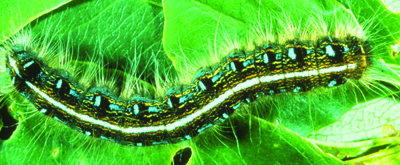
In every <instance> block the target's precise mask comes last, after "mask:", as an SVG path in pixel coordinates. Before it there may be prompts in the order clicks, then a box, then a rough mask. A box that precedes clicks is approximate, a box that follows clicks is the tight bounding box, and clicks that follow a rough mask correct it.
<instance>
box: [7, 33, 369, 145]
mask: <svg viewBox="0 0 400 165" xmlns="http://www.w3.org/2000/svg"><path fill="white" fill-rule="evenodd" d="M336 28H337V27H336ZM352 28H353V29H354V27H352ZM353 29H352V30H353ZM329 31H333V30H329ZM346 33H348V34H351V33H350V32H343V33H339V34H329V33H325V34H323V35H319V37H314V38H312V37H311V38H310V39H302V38H301V37H300V39H298V40H296V39H284V40H281V41H275V42H271V41H269V42H263V43H262V44H256V46H249V48H239V49H236V50H234V51H233V52H231V54H230V55H228V54H227V53H225V54H221V55H222V56H226V55H228V57H225V58H224V59H223V60H221V61H220V62H218V64H217V65H215V66H211V67H209V68H207V69H202V70H200V71H199V72H198V73H197V74H193V76H191V78H192V77H194V79H193V80H192V81H191V82H186V85H185V86H177V87H175V88H171V89H170V90H169V91H168V92H166V94H165V95H164V97H163V98H162V99H159V100H153V99H150V98H148V97H147V98H146V97H130V98H129V97H128V98H124V99H121V98H119V97H118V96H116V95H115V94H114V93H113V92H109V91H110V90H109V89H107V88H102V87H87V86H88V85H82V84H80V83H77V82H81V81H77V80H74V79H73V78H72V77H73V76H69V75H68V74H69V73H68V72H66V71H62V70H57V69H52V68H51V67H49V66H48V65H46V64H49V63H50V64H51V63H52V60H49V58H50V57H45V58H41V57H40V56H41V55H39V53H38V54H36V55H35V53H33V51H29V49H30V48H26V47H25V48H20V46H15V45H18V44H9V45H12V46H10V47H9V48H8V49H5V50H6V51H5V52H12V53H10V54H12V55H6V56H4V57H7V58H5V60H6V63H7V65H8V68H9V71H10V73H11V74H12V75H13V76H12V77H14V78H15V80H16V81H14V82H18V81H19V83H21V84H23V83H25V84H26V85H27V84H28V83H26V82H22V81H21V80H18V79H21V77H23V76H22V75H21V76H19V75H18V74H17V73H24V72H22V71H20V72H18V71H17V70H18V68H19V69H22V70H24V66H25V64H26V66H27V68H29V67H35V66H36V67H37V66H39V67H38V68H40V69H38V70H41V71H42V72H43V73H44V75H46V74H47V76H44V77H42V78H44V79H45V80H34V81H38V82H39V81H40V82H42V83H43V84H47V85H43V84H42V85H39V84H41V83H37V82H36V85H39V86H42V87H45V86H46V90H47V91H46V92H48V93H52V94H54V95H59V96H62V95H63V94H61V95H60V94H59V93H58V94H57V92H55V91H56V90H57V89H62V88H64V89H69V88H70V89H73V90H76V91H78V92H77V93H79V94H78V95H75V96H79V97H80V98H82V101H81V102H82V103H84V102H86V103H87V104H88V105H89V106H90V107H91V108H87V110H88V111H87V112H85V110H83V109H82V111H79V113H82V114H85V115H87V116H89V117H92V118H98V119H100V118H103V120H104V118H106V119H105V120H104V121H106V122H107V123H114V125H117V126H118V127H113V128H116V129H118V128H123V127H124V125H125V123H131V124H133V123H134V122H125V121H121V120H119V119H120V118H119V115H115V116H113V115H112V114H119V111H117V110H114V111H112V110H101V109H100V108H97V110H94V109H96V108H95V107H96V105H102V103H104V102H112V103H115V104H112V107H113V108H115V109H121V107H126V108H122V109H126V110H125V111H124V113H125V114H124V115H121V116H129V115H132V116H134V115H135V113H137V114H138V115H143V116H146V115H147V116H151V117H149V118H147V119H149V121H148V122H147V123H146V122H142V121H145V119H146V118H141V119H142V120H136V121H139V122H138V123H140V124H142V125H140V124H139V125H140V126H138V128H160V127H153V126H157V125H156V124H154V122H153V121H154V120H156V121H157V120H158V121H160V120H161V121H165V123H162V122H159V123H158V126H159V125H163V124H166V123H171V124H175V122H177V121H176V120H179V119H181V118H184V117H182V116H184V115H187V116H189V115H192V114H195V113H196V112H198V111H196V110H198V109H201V108H199V105H200V107H201V106H203V107H205V106H207V105H209V106H211V105H212V104H211V103H213V101H214V100H218V98H221V99H220V100H221V101H220V102H222V103H224V104H229V105H228V106H227V107H229V108H231V109H225V111H223V110H222V109H218V110H214V111H213V113H215V115H214V114H209V115H193V117H196V116H197V117H198V118H199V119H200V120H203V121H201V122H200V123H201V124H200V126H198V127H195V126H190V122H187V123H186V122H181V123H185V124H182V127H183V128H182V129H178V130H177V132H176V134H175V133H173V132H172V131H165V130H164V131H161V132H157V133H153V134H151V133H142V134H140V135H139V134H137V135H138V136H139V137H137V138H136V139H134V140H132V141H129V140H126V139H124V138H126V137H125V136H127V135H126V134H125V133H121V132H119V133H118V132H113V131H110V132H112V133H110V132H108V133H104V132H103V131H104V129H99V128H96V126H94V125H95V124H93V125H90V124H89V125H90V127H91V128H90V127H88V126H87V125H88V124H87V123H86V124H84V123H83V122H81V123H80V124H81V125H78V124H79V122H78V120H77V119H74V118H73V117H68V115H67V114H65V113H64V112H61V111H62V110H61V111H58V112H51V111H49V109H50V108H43V107H40V108H39V109H38V110H39V111H42V112H44V113H45V114H51V115H54V116H53V117H57V119H59V120H60V121H61V122H63V123H65V124H67V125H69V126H71V127H72V128H74V129H77V130H79V131H81V132H83V133H85V134H87V135H90V136H95V137H101V138H104V139H108V140H111V141H114V142H117V143H121V144H129V145H138V146H146V145H155V144H164V143H176V142H180V141H182V140H188V139H191V138H193V137H195V136H196V135H197V134H199V133H201V132H203V131H205V130H206V129H207V128H210V127H213V126H214V124H217V122H219V121H222V120H224V119H226V118H227V117H228V116H229V115H230V114H233V113H234V111H235V110H237V108H240V107H241V106H245V103H251V102H254V101H257V100H258V99H257V98H259V97H262V98H268V97H273V96H275V95H276V94H279V93H286V94H287V95H290V94H292V95H295V94H293V93H297V92H307V91H308V92H309V91H310V90H311V89H312V88H313V87H333V88H332V89H327V90H335V89H338V88H341V86H338V87H334V86H337V85H340V84H344V83H346V84H344V85H349V83H350V84H352V83H354V82H357V80H358V79H364V80H366V78H369V77H368V76H369V75H370V74H369V73H370V72H367V71H371V70H373V69H371V68H374V67H376V66H377V63H376V61H377V60H376V58H375V57H373V55H372V54H375V53H374V52H376V51H375V50H376V47H370V45H369V43H368V42H367V41H368V40H367V39H365V37H364V34H361V33H360V34H357V33H354V32H353V34H355V35H354V36H351V35H347V34H346ZM309 35H312V34H309ZM304 36H308V35H304ZM287 38H290V37H287ZM304 38H307V37H304ZM11 43H12V42H11ZM321 45H322V46H321ZM264 46H265V47H266V48H265V47H264ZM22 47H23V46H22ZM334 48H335V50H337V49H338V50H339V51H333V52H334V53H332V50H334ZM336 48H337V49H336ZM352 48H353V49H352ZM31 50H32V49H31ZM295 50H301V51H300V52H306V55H305V56H304V57H303V58H301V57H300V58H299V56H301V55H298V54H297V52H296V51H295ZM14 52H16V53H15V54H14ZM279 52H282V53H281V54H280V53H279ZM291 52H296V53H291ZM308 52H312V53H314V54H313V55H314V56H323V57H324V58H326V59H324V60H325V61H329V62H327V63H326V64H325V65H319V62H322V61H324V60H321V61H318V60H316V63H312V65H309V66H308V67H309V68H314V70H312V71H314V73H315V72H321V73H326V75H325V76H326V77H324V76H322V77H324V78H325V79H324V78H320V77H321V76H320V75H319V74H317V75H315V74H314V77H313V78H311V77H309V76H304V77H307V78H309V79H307V78H304V77H302V78H288V79H284V78H283V77H285V75H287V76H288V77H290V76H293V75H291V74H289V73H296V74H295V75H297V73H298V74H300V75H303V74H304V75H305V74H306V73H305V72H302V71H303V70H302V69H301V67H298V66H301V65H303V66H304V65H306V64H305V63H304V62H306V63H307V62H309V59H307V58H309V57H312V56H313V55H310V54H307V53H308ZM327 52H330V53H327ZM337 52H345V53H344V54H346V55H349V54H354V57H355V58H354V57H351V58H348V57H347V56H346V58H339V60H338V59H335V58H334V57H337V56H336V55H337ZM371 52H372V53H371ZM347 53H348V54H347ZM17 54H20V55H19V56H20V57H23V56H25V55H26V56H25V57H23V58H26V59H23V60H22V59H19V58H18V57H17ZM265 54H266V55H265ZM268 54H269V55H268ZM271 54H272V55H271ZM328 54H330V55H328ZM37 56H39V57H37ZM274 56H275V58H274ZM339 57H340V56H339ZM343 57H344V56H343ZM46 58H47V59H46ZM270 58H271V59H270ZM13 59H14V61H15V62H16V63H15V64H14V65H11V64H12V62H13ZM267 59H268V62H266V61H267ZM295 59H297V60H300V61H302V62H297V61H296V60H295ZM280 60H281V61H282V62H280ZM341 60H345V61H346V63H340V62H339V61H341ZM25 61H26V62H25ZM283 61H285V62H286V63H285V64H283V63H284V62H283ZM351 62H355V63H354V64H356V65H350V66H351V67H350V68H351V69H347V68H349V64H350V63H351ZM53 63H54V62H53ZM269 63H270V65H267V64H269ZM339 63H340V64H339ZM28 64H30V65H28ZM258 64H260V65H258ZM329 65H333V66H335V65H338V66H339V65H340V66H342V67H337V68H336V67H331V66H329ZM257 66H259V67H257ZM343 66H347V67H346V69H344V68H345V67H343ZM271 67H272V68H275V69H271ZM257 68H258V69H257ZM277 68H280V69H277ZM316 68H318V69H316ZM328 68H330V69H328ZM332 68H334V69H332ZM303 69H304V67H303ZM324 69H326V70H324ZM332 70H337V71H340V72H341V73H332ZM29 71H31V70H30V69H29ZM257 71H264V73H263V74H267V73H268V72H272V71H275V72H278V74H274V75H275V76H276V80H277V81H278V82H276V84H274V86H272V87H268V84H270V83H271V82H270V83H264V84H263V85H264V87H267V88H270V89H269V90H257V89H256V88H253V89H247V88H245V89H243V88H244V87H242V86H244V85H249V86H253V85H255V84H257V82H256V80H257V79H258V81H259V82H260V81H261V78H259V77H260V76H261V75H259V73H257ZM46 72H47V73H46ZM285 72H286V73H285ZM366 72H367V73H366ZM279 73H281V74H279ZM29 75H31V74H29ZM32 75H35V74H32ZM307 75H310V73H308V74H307ZM311 75H313V74H311ZM264 76H265V75H264ZM269 76H271V75H269ZM257 77H258V78H257ZM316 77H318V78H316ZM53 78H54V79H53ZM253 78H256V79H253ZM268 78H271V77H268ZM303 78H304V79H303ZM33 79H34V78H33ZM215 79H217V80H216V81H215V82H217V83H219V84H218V85H216V84H214V80H215ZM349 79H350V81H349ZM247 80H251V81H247ZM263 80H264V82H267V81H268V80H267V78H265V79H263ZM279 80H282V81H283V82H279ZM313 80H314V82H312V81H313ZM59 82H61V83H59ZM247 82H248V83H247ZM259 82H258V83H259ZM31 84H32V83H31ZM33 84H35V83H33ZM33 84H32V85H33ZM58 84H61V85H58ZM372 84H373V83H372ZM36 85H34V86H36ZM64 85H66V86H64ZM271 85H272V84H271ZM28 86H29V88H28V87H27V86H25V87H23V88H25V89H24V90H21V89H20V87H21V86H20V85H18V86H16V89H19V90H20V92H21V93H25V92H27V91H30V92H33V91H32V89H36V88H34V86H30V85H28ZM50 86H51V88H50ZM82 86H83V87H82ZM256 86H257V85H256ZM57 87H60V88H57ZM257 87H258V86H257ZM321 89H324V88H317V89H315V90H321ZM208 90H210V91H208ZM315 90H314V91H315ZM34 91H35V90H34ZM40 91H42V89H40V90H39V88H37V90H36V91H35V92H34V93H39V92H40ZM59 91H60V90H59ZM67 91H68V90H67ZM231 91H234V92H232V93H235V94H231V95H229V96H231V98H228V99H227V98H225V99H223V98H224V97H218V96H225V95H223V94H225V93H226V92H231ZM224 92H225V93H224ZM257 92H258V93H257ZM27 93H28V95H30V94H31V93H29V92H27ZM248 93H250V94H251V97H246V96H245V95H246V94H248ZM41 94H46V93H45V92H42V93H39V95H37V94H34V95H31V96H35V95H36V97H39V98H40V97H44V96H40V95H41ZM28 95H27V96H28ZM191 95H193V96H198V97H201V98H202V99H203V100H204V101H200V102H197V101H193V100H190V99H193V96H192V97H188V96H191ZM262 95H273V96H262ZM282 95H285V94H279V95H276V96H282ZM300 95H301V94H300ZM64 96H65V97H67V98H73V97H71V96H68V95H64ZM208 97H211V98H212V100H207V99H208ZM213 97H214V98H213ZM49 98H50V97H49ZM97 98H100V99H97ZM186 99H187V100H186ZM53 100H54V99H53ZM53 100H50V101H49V100H46V99H44V100H42V102H41V103H44V104H41V106H44V105H49V103H50V102H53V103H55V102H63V104H67V103H76V102H74V101H68V102H67V101H65V100H64V101H62V100H57V101H56V100H54V101H53ZM78 100H79V99H78ZM98 100H100V101H98ZM121 100H122V101H121ZM181 100H184V101H185V100H186V102H184V106H183V107H184V108H186V107H189V109H181V108H179V109H178V110H176V109H175V110H173V111H172V110H171V109H172V108H174V107H179V106H178V105H179V104H181V103H180V101H181ZM78 102H79V101H78ZM37 104H39V103H37ZM189 104H191V105H189ZM201 104H203V105H201ZM83 105H84V104H80V105H77V106H83ZM110 105H111V104H110ZM114 105H117V106H114ZM136 105H137V106H136ZM68 106H71V105H68ZM85 106H86V105H85ZM106 107H107V106H106ZM108 107H110V106H108ZM154 107H157V108H154ZM211 107H213V106H211ZM110 108H111V107H110ZM129 108H130V110H128V109H129ZM143 109H145V110H143ZM146 110H147V114H146V113H141V112H142V111H143V112H146ZM163 110H164V112H165V114H162V113H159V114H157V112H156V111H160V112H161V111H163ZM101 111H103V112H104V113H100V112H101ZM70 112H71V113H73V112H72V111H70ZM75 113H76V112H75ZM60 114H62V115H60ZM104 114H107V115H104ZM153 114H156V115H155V116H156V117H154V116H152V115H153ZM176 114H179V115H176ZM173 115H176V116H173ZM71 116H72V115H71ZM63 117H64V118H63ZM152 117H153V118H152ZM172 117H175V118H172ZM118 118H119V119H118ZM57 119H56V120H57ZM163 119H164V120H163ZM124 120H125V119H124ZM150 120H151V122H150ZM179 121H181V120H179ZM143 123H144V124H143ZM160 123H161V124H160ZM188 123H189V124H188ZM135 124H136V125H138V124H137V123H135ZM82 125H85V126H82ZM177 125H179V124H177ZM196 125H197V124H196ZM145 126H147V127H145ZM85 129H87V130H85ZM110 130H111V129H110ZM138 130H139V129H138ZM143 130H146V129H143ZM186 130H188V131H186ZM175 135H176V136H175ZM152 138H155V139H152ZM144 139H145V140H144Z"/></svg>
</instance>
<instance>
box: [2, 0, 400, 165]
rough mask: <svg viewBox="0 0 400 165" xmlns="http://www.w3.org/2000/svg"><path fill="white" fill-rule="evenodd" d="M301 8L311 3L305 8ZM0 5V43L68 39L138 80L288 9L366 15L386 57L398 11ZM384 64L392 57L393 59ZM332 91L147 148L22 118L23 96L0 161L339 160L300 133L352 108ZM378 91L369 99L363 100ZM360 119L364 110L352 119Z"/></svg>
mask: <svg viewBox="0 0 400 165" xmlns="http://www.w3.org/2000/svg"><path fill="white" fill-rule="evenodd" d="M309 6H316V7H318V8H315V10H316V11H309V10H308V7H309ZM0 9H1V11H2V12H1V14H0V19H1V24H0V30H1V34H3V35H2V38H1V40H2V41H4V40H6V39H7V38H8V37H10V36H12V35H13V34H14V33H15V32H16V31H18V30H20V29H21V28H22V27H23V26H26V25H28V26H31V27H32V31H33V32H34V33H45V35H48V36H52V37H53V38H55V39H61V40H62V41H65V42H67V43H69V46H70V47H72V52H73V53H74V54H79V57H78V58H79V60H87V59H90V57H91V54H103V55H104V57H105V58H106V59H105V60H107V61H108V62H109V63H110V66H116V67H117V68H118V69H122V70H123V69H124V68H125V67H126V66H128V63H129V62H137V63H139V64H140V65H138V66H137V68H136V70H137V72H138V73H142V74H139V78H140V79H141V80H142V81H140V83H143V84H146V85H147V86H149V84H151V83H152V82H153V81H154V76H155V73H156V72H167V73H168V75H169V76H177V75H179V74H185V73H193V72H195V71H196V70H197V69H198V67H199V66H201V65H199V64H198V63H193V61H202V60H203V59H204V58H208V56H207V55H208V54H210V52H209V51H210V48H211V50H214V48H216V49H218V50H217V51H219V48H220V47H223V46H224V45H223V43H224V39H225V38H224V37H226V36H229V37H230V38H235V39H238V40H239V41H240V39H244V38H246V37H247V36H249V32H250V31H251V29H252V28H253V27H251V26H252V25H253V24H252V23H253V22H257V19H260V17H259V16H262V18H263V19H265V20H269V17H270V13H271V12H274V13H278V14H279V12H282V11H292V14H293V15H292V16H293V17H294V18H302V17H304V16H307V15H310V14H312V12H317V13H319V14H321V15H324V17H326V18H330V17H332V16H334V15H332V14H334V13H333V11H336V10H338V11H339V12H344V13H348V14H352V15H354V16H355V19H357V21H359V22H360V23H363V21H373V22H374V23H372V24H374V25H376V27H375V28H374V29H373V30H374V32H373V33H374V34H376V35H378V36H385V37H382V38H377V39H376V40H375V42H377V43H384V44H385V45H388V46H387V47H386V48H387V49H382V50H379V51H381V52H380V53H381V54H390V50H389V45H392V44H395V43H396V42H398V41H399V35H400V34H399V33H398V32H399V30H400V29H399V28H400V17H399V15H398V14H393V13H391V12H389V11H387V10H386V7H385V6H384V5H382V4H381V3H380V2H379V1H375V0H364V1H333V0H323V1H320V0H318V1H317V0H314V1H313V0H309V1H282V2H280V4H279V5H278V4H277V2H276V1H269V0H265V1H255V0H230V1H226V0H225V1H224V0H221V1H220V0H215V1H201V0H197V1H190V0H164V1H163V2H161V1H139V0H103V1H100V0H98V1H96V0H93V1H72V2H70V1H65V0H58V1H57V0H35V1H34V2H33V1H22V0H6V1H2V2H0ZM282 9H284V10H282ZM376 13H380V14H381V15H379V16H376V15H375V14H376ZM371 18H374V19H372V20H371ZM272 19H274V18H272ZM275 19H276V18H275ZM299 20H300V19H299ZM299 20H297V21H299ZM298 23H299V24H300V23H301V22H300V21H299V22H298ZM266 24H268V23H266ZM43 29H45V31H44V32H43ZM222 56H224V54H221V55H220V57H222ZM385 60H387V63H392V64H399V63H400V62H399V58H398V57H397V58H388V59H385ZM156 64H157V65H156ZM156 66H157V69H155V68H156ZM2 78H4V77H2ZM0 82H1V83H5V82H6V81H5V80H2V81H0ZM2 85H4V84H2ZM149 88H150V87H149ZM153 90H154V89H153ZM395 92H398V91H394V93H395ZM0 94H1V93H0ZM0 96H1V95H0ZM332 96H341V97H338V98H331V97H329V96H326V95H324V94H320V95H316V96H313V97H305V98H303V97H293V98H287V97H286V96H279V97H277V98H276V99H275V100H265V101H262V102H260V103H259V104H257V105H255V106H250V107H248V108H247V109H249V110H248V111H246V112H249V113H243V114H240V115H236V116H234V117H233V118H231V120H229V121H226V122H225V123H224V124H223V126H222V127H220V128H221V129H222V131H207V132H206V133H204V134H202V135H199V136H198V137H196V138H194V139H193V140H191V141H185V142H182V143H178V144H171V145H165V146H151V147H129V146H120V145H117V144H111V143H109V142H104V141H101V140H93V139H90V138H87V137H85V136H84V135H81V134H80V133H77V132H76V131H74V130H71V129H69V128H67V127H66V126H63V125H61V124H59V123H56V121H53V120H50V121H47V120H46V118H45V117H43V116H39V115H37V116H34V117H30V115H29V114H27V113H25V112H29V111H30V110H32V108H33V107H32V106H24V105H21V104H17V103H19V102H23V100H22V101H21V100H17V99H16V98H15V100H17V102H16V103H14V104H12V105H13V108H12V111H13V112H12V115H13V116H14V117H15V118H17V119H18V120H19V121H21V123H20V124H19V126H18V129H17V130H16V131H15V132H14V134H13V136H12V137H11V138H10V139H9V140H5V141H1V142H0V164H26V163H29V164H39V163H40V164H42V163H44V164H171V161H172V157H173V156H174V153H175V152H177V151H178V150H179V149H181V148H185V147H191V148H192V151H193V155H192V158H191V161H190V162H189V163H192V164H288V163H293V164H294V163H297V164H341V163H342V162H341V161H339V160H336V159H334V158H332V157H330V156H328V155H326V154H324V153H322V152H321V151H320V150H319V149H318V148H317V147H316V146H315V145H314V144H312V143H310V142H308V141H306V140H305V139H303V138H302V136H310V135H311V134H312V133H313V132H316V131H318V130H319V129H320V128H323V127H326V126H328V125H329V124H331V123H335V122H336V121H338V120H339V118H340V117H341V116H342V115H343V114H344V113H346V112H347V111H349V110H350V109H351V108H352V107H353V106H355V105H356V104H358V102H356V101H354V100H356V99H357V98H354V94H348V95H346V97H344V95H343V93H340V92H338V93H337V94H332ZM380 97H382V96H370V98H369V100H373V99H376V98H380ZM11 102H12V101H10V102H8V105H7V106H9V105H11ZM303 102H306V103H308V104H303ZM25 103H26V101H25ZM315 103H324V104H315ZM397 106H398V105H397ZM266 109H267V110H266ZM375 110H377V111H381V109H375ZM396 110H397V109H394V110H393V111H396ZM367 117H371V116H366V117H364V116H363V117H361V120H362V119H366V118H367ZM396 121H397V123H399V121H398V119H397V120H396ZM343 122H344V124H352V123H348V121H343ZM368 126H369V125H368V124H367V125H364V127H368ZM367 129H368V128H366V130H367ZM332 134H334V132H333V133H332ZM300 135H301V136H300ZM328 136H329V135H328ZM360 139H362V137H361V138H360ZM343 141H346V139H343ZM54 155H56V156H54Z"/></svg>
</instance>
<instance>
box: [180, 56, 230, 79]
mask: <svg viewBox="0 0 400 165" xmlns="http://www.w3.org/2000/svg"><path fill="white" fill-rule="evenodd" d="M225 55H226V54H225ZM188 77H190V76H188Z"/></svg>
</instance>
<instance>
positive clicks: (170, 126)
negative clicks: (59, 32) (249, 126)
mask: <svg viewBox="0 0 400 165" xmlns="http://www.w3.org/2000/svg"><path fill="white" fill-rule="evenodd" d="M356 66H357V65H356V64H348V65H343V66H336V67H330V68H325V69H320V70H311V71H300V72H292V73H286V74H277V75H268V76H261V77H255V78H252V79H249V80H246V81H244V82H242V83H239V84H238V85H236V86H235V87H233V88H232V89H231V90H227V91H226V92H225V93H223V94H221V95H219V96H218V97H216V98H215V99H214V100H213V101H211V102H210V103H208V104H207V105H205V106H204V107H203V108H202V109H199V110H197V111H195V112H194V113H192V114H189V115H187V116H185V117H184V118H182V119H179V120H176V121H175V122H173V123H169V124H166V125H158V126H146V127H120V126H118V125H113V124H110V123H108V122H106V121H102V120H98V119H95V118H92V117H90V116H87V115H83V114H79V113H76V112H75V111H74V110H72V109H70V108H68V107H67V106H65V105H64V104H62V103H60V102H57V101H56V100H54V99H53V98H51V97H49V96H48V95H47V94H46V93H43V92H42V91H40V89H38V88H37V87H36V86H35V85H33V84H32V83H30V82H28V81H25V82H26V84H27V85H28V86H29V87H30V88H31V89H32V90H34V91H35V92H37V93H38V94H39V95H40V96H42V97H43V98H44V99H46V100H47V101H48V102H49V103H51V104H53V105H54V106H56V107H58V108H60V109H61V110H63V111H65V112H66V113H68V114H70V115H72V116H75V117H77V118H79V119H81V120H82V121H85V122H89V123H93V124H95V125H100V126H103V127H105V128H108V129H112V130H115V131H120V132H124V133H127V134H137V133H149V132H157V131H172V130H175V129H177V128H179V127H182V126H184V125H186V124H188V123H189V122H192V121H193V120H194V119H195V118H197V117H199V116H200V115H202V114H204V113H205V112H207V111H210V110H211V109H213V108H214V107H216V106H217V105H219V104H220V103H222V102H223V101H225V100H226V99H228V98H229V97H230V96H231V95H233V94H234V93H235V92H237V91H240V90H243V89H246V88H250V87H252V86H254V85H257V84H259V83H266V82H273V81H277V80H281V79H284V78H293V77H295V76H296V77H308V76H316V75H318V73H319V74H325V73H330V72H341V71H344V70H346V69H354V68H356Z"/></svg>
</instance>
